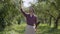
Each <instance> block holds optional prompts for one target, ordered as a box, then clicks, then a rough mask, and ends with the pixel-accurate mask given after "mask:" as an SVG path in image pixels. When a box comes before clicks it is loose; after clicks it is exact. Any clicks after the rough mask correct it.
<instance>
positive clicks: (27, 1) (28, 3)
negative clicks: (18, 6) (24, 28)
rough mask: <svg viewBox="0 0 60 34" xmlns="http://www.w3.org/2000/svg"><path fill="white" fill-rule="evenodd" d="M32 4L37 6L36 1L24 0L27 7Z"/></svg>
mask: <svg viewBox="0 0 60 34" xmlns="http://www.w3.org/2000/svg"><path fill="white" fill-rule="evenodd" d="M30 3H33V4H35V3H36V0H23V5H24V6H25V7H29V6H31V4H30Z"/></svg>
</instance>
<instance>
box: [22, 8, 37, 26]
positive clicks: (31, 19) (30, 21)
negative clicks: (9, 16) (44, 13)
mask: <svg viewBox="0 0 60 34" xmlns="http://www.w3.org/2000/svg"><path fill="white" fill-rule="evenodd" d="M21 12H22V13H23V15H24V16H25V17H26V21H27V24H28V25H31V26H34V24H36V23H37V17H36V16H35V15H33V16H32V17H31V16H30V14H26V13H25V12H24V11H23V10H22V9H21Z"/></svg>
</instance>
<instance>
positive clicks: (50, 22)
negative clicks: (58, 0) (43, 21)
mask: <svg viewBox="0 0 60 34" xmlns="http://www.w3.org/2000/svg"><path fill="white" fill-rule="evenodd" d="M51 19H52V17H51V16H50V20H49V21H50V22H49V26H51Z"/></svg>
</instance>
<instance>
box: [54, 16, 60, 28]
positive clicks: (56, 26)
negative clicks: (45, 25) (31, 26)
mask: <svg viewBox="0 0 60 34" xmlns="http://www.w3.org/2000/svg"><path fill="white" fill-rule="evenodd" d="M59 18H60V16H58V17H57V19H56V21H55V24H54V28H56V29H57V28H58V21H59Z"/></svg>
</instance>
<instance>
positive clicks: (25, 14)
mask: <svg viewBox="0 0 60 34" xmlns="http://www.w3.org/2000/svg"><path fill="white" fill-rule="evenodd" d="M20 10H21V12H22V13H23V15H24V16H27V13H25V11H24V10H23V9H22V8H21V9H20Z"/></svg>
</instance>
